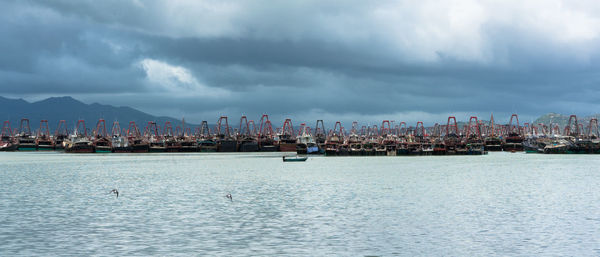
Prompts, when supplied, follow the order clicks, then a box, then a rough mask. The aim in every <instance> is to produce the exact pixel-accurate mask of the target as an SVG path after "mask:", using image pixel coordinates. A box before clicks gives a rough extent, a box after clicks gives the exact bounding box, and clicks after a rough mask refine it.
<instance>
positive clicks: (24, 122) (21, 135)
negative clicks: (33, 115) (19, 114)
mask: <svg viewBox="0 0 600 257" xmlns="http://www.w3.org/2000/svg"><path fill="white" fill-rule="evenodd" d="M17 145H18V150H19V151H35V150H37V146H36V144H35V137H34V136H33V135H32V134H31V128H30V127H29V119H25V118H24V119H21V124H20V126H19V132H18V134H17Z"/></svg>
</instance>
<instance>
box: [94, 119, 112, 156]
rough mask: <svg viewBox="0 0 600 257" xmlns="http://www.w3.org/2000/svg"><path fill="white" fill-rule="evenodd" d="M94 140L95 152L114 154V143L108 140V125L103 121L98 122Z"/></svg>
mask: <svg viewBox="0 0 600 257" xmlns="http://www.w3.org/2000/svg"><path fill="white" fill-rule="evenodd" d="M93 138H94V139H93V144H94V152H96V153H112V150H113V149H112V141H111V140H110V139H109V138H108V134H107V132H106V124H105V121H104V120H103V119H100V120H98V123H97V124H96V129H94V136H93Z"/></svg>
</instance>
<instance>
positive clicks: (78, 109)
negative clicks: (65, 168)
mask: <svg viewBox="0 0 600 257" xmlns="http://www.w3.org/2000/svg"><path fill="white" fill-rule="evenodd" d="M21 118H28V119H29V121H30V126H31V130H32V131H35V130H36V129H38V128H39V123H40V120H42V119H44V120H48V124H49V126H50V130H51V131H54V129H56V126H57V125H58V122H59V121H60V120H65V121H66V122H67V127H68V128H69V129H73V127H74V126H75V125H76V122H77V120H79V119H83V120H85V122H86V127H87V128H89V129H90V130H91V129H93V128H94V127H95V126H96V123H97V122H98V120H99V119H104V120H106V127H107V130H108V131H110V129H111V126H112V123H113V121H119V123H120V125H121V128H127V126H128V124H129V122H130V121H135V123H136V124H137V125H138V127H139V128H140V130H143V129H144V127H145V126H146V125H147V124H148V121H156V122H157V124H159V125H161V127H162V126H163V125H164V124H165V122H167V121H170V122H171V123H172V124H173V129H175V127H176V126H180V125H181V120H180V119H175V118H171V117H162V116H161V117H157V116H153V115H150V114H148V113H145V112H142V111H139V110H136V109H133V108H131V107H124V106H121V107H116V106H112V105H103V104H98V103H93V104H85V103H83V102H80V101H78V100H76V99H74V98H72V97H69V96H64V97H50V98H48V99H44V100H41V101H38V102H32V103H30V102H27V101H25V100H23V99H10V98H5V97H1V96H0V119H1V120H2V121H5V120H9V121H10V122H11V126H12V128H13V129H14V128H18V127H19V122H20V120H21ZM187 125H188V124H186V127H187ZM189 125H190V126H197V125H195V124H189Z"/></svg>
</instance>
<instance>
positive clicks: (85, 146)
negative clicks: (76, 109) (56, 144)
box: [65, 120, 94, 153]
mask: <svg viewBox="0 0 600 257" xmlns="http://www.w3.org/2000/svg"><path fill="white" fill-rule="evenodd" d="M65 152H67V153H93V152H94V145H93V142H92V141H91V140H90V139H89V138H88V136H87V131H86V129H85V121H83V120H79V121H77V126H76V127H75V130H74V131H73V134H72V135H71V136H70V137H69V139H68V141H67V144H66V146H65Z"/></svg>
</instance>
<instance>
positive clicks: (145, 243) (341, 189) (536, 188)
mask: <svg viewBox="0 0 600 257" xmlns="http://www.w3.org/2000/svg"><path fill="white" fill-rule="evenodd" d="M282 155H283V154H282V153H251V154H242V153H233V154H222V153H171V154H170V153H164V154H66V153H59V152H2V153H0V256H157V255H158V256H600V156H599V155H543V154H525V153H489V154H488V155H484V156H415V157H322V156H315V157H310V158H309V159H308V160H307V161H306V162H283V161H282ZM113 189H116V190H117V191H118V192H119V195H118V197H117V195H116V194H115V193H111V191H112V190H113ZM227 195H231V198H228V197H226V196H227Z"/></svg>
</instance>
